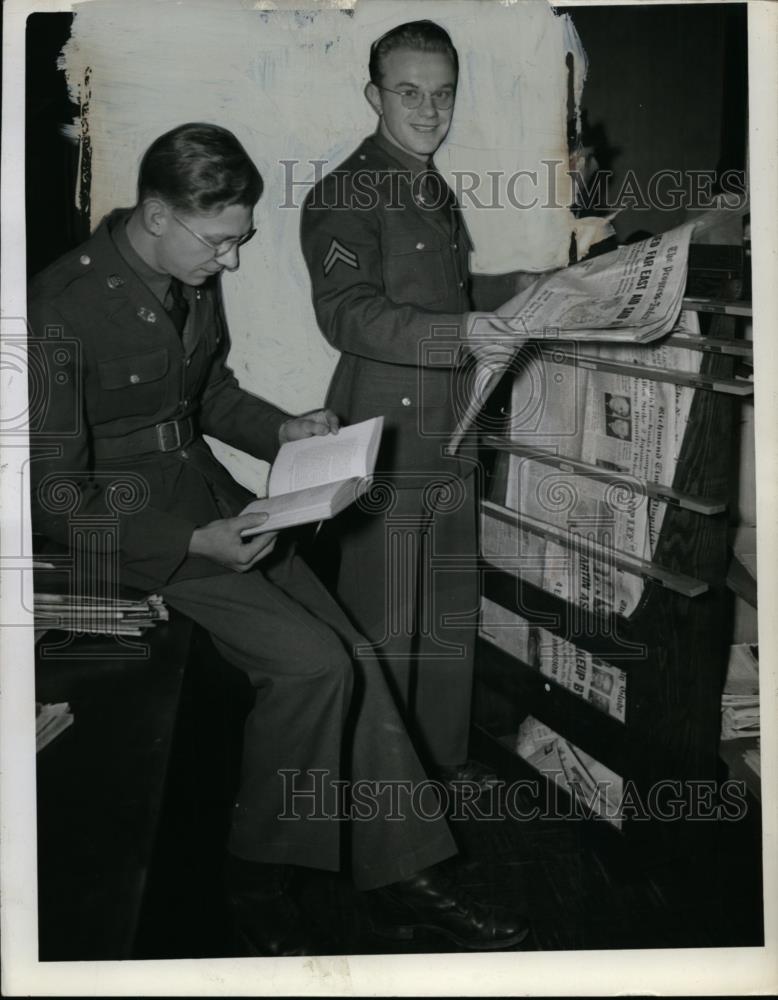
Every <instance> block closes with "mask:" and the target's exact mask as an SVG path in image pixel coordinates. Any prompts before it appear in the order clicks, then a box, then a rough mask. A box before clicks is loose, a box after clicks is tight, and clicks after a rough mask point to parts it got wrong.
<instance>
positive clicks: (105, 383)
mask: <svg viewBox="0 0 778 1000" xmlns="http://www.w3.org/2000/svg"><path fill="white" fill-rule="evenodd" d="M169 368H170V357H169V355H168V351H167V348H165V347H162V348H160V349H159V350H156V351H150V352H147V353H146V354H131V355H127V356H126V357H122V358H107V359H106V360H104V361H99V362H98V364H97V376H98V381H99V384H100V397H99V400H98V402H97V406H98V410H99V418H100V419H102V420H111V419H113V418H115V417H128V416H138V415H141V414H146V413H148V414H152V413H157V412H158V410H160V409H161V407H162V406H163V404H164V402H165V396H166V389H167V378H166V376H167V374H168V370H169Z"/></svg>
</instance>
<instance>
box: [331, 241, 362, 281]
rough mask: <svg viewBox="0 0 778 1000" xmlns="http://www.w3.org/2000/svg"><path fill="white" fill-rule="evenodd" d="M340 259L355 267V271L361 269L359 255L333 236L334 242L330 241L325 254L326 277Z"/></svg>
mask: <svg viewBox="0 0 778 1000" xmlns="http://www.w3.org/2000/svg"><path fill="white" fill-rule="evenodd" d="M338 261H342V262H343V263H344V264H347V265H348V266H349V267H353V268H354V270H355V271H358V270H359V257H357V255H356V254H355V253H354V251H353V250H349V248H348V247H344V246H343V244H342V243H340V242H339V241H338V240H336V239H334V238H333V240H332V243H330V247H329V250H328V251H327V253H326V254H325V255H324V260H323V261H322V267H323V268H324V275H325V277H326V276H327V275H328V274H329V273H330V271H331V270H332V269H333V267H335V265H336V264H337V263H338Z"/></svg>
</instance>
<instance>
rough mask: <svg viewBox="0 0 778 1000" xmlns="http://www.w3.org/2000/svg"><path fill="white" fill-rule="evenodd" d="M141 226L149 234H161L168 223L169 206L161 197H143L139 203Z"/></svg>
mask: <svg viewBox="0 0 778 1000" xmlns="http://www.w3.org/2000/svg"><path fill="white" fill-rule="evenodd" d="M141 219H142V221H143V228H144V229H145V230H146V232H147V233H148V234H149V235H150V236H162V234H163V233H164V232H165V231H166V230H167V227H168V225H169V224H170V208H169V207H168V206H167V205H166V204H165V202H164V201H162V199H161V198H153V197H152V198H145V199H144V201H143V204H142V205H141Z"/></svg>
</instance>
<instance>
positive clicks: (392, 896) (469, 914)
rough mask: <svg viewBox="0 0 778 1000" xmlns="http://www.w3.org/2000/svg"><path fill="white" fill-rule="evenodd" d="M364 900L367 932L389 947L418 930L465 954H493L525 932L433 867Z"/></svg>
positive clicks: (507, 914)
mask: <svg viewBox="0 0 778 1000" xmlns="http://www.w3.org/2000/svg"><path fill="white" fill-rule="evenodd" d="M369 895H370V897H371V900H370V921H371V924H372V927H373V930H374V931H375V932H376V934H379V935H380V936H382V937H388V938H392V939H393V940H395V941H402V940H405V941H408V940H410V939H411V938H413V936H414V933H415V932H416V931H417V930H424V931H432V932H433V933H436V934H443V935H444V936H445V937H447V938H448V939H449V940H451V941H453V942H454V943H455V944H457V945H459V947H460V948H467V949H468V950H469V951H493V950H494V951H496V950H499V949H507V948H514V947H515V946H516V945H517V944H520V943H521V942H522V941H523V940H524V939H525V938H526V937H527V935H528V934H529V931H530V927H529V923H528V922H527V921H526V920H525V919H524V918H523V917H521V916H519V915H518V914H515V913H512V912H511V911H510V910H508V909H507V908H505V907H497V906H485V905H484V904H483V903H479V902H478V901H477V900H475V899H473V898H472V897H471V896H470V895H468V893H467V892H465V890H463V889H461V888H460V887H459V886H457V885H456V884H455V883H454V882H453V881H452V879H451V878H450V877H449V876H448V875H446V874H445V873H444V872H443V871H442V870H441V869H440V868H439V867H433V868H425V869H424V870H423V871H421V872H418V873H417V874H416V875H413V876H412V877H411V878H408V879H404V880H403V881H402V882H393V883H392V884H391V885H387V886H385V887H383V888H381V889H374V890H373V891H372V892H371V893H370V894H369Z"/></svg>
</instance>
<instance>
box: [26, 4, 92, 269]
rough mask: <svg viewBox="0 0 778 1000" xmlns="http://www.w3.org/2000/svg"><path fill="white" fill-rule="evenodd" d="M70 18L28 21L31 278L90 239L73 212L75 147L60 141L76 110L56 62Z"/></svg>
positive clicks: (38, 17) (41, 17) (32, 17)
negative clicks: (74, 247) (63, 127)
mask: <svg viewBox="0 0 778 1000" xmlns="http://www.w3.org/2000/svg"><path fill="white" fill-rule="evenodd" d="M71 22H72V14H54V13H47V14H32V15H30V17H29V18H28V19H27V52H26V59H27V63H26V87H27V93H26V130H27V143H26V163H25V182H26V211H27V273H28V275H30V276H32V275H33V274H36V273H37V272H38V271H40V270H41V269H42V268H44V267H45V266H46V265H47V264H49V263H51V261H53V260H56V258H57V257H59V256H60V255H61V254H63V253H65V251H66V250H69V249H71V247H73V246H76V245H77V244H78V243H80V242H81V241H82V240H83V239H85V238H86V236H87V235H88V225H87V222H86V219H85V218H84V217H83V216H82V215H81V213H80V212H79V211H78V209H77V208H76V206H75V192H76V182H77V172H78V145H77V143H75V142H73V141H72V140H69V139H66V138H65V137H64V136H63V135H62V126H63V125H65V124H69V123H70V122H72V121H73V119H74V117H75V116H77V115H78V107H77V106H75V105H73V104H72V103H71V102H70V99H69V97H68V92H67V86H66V84H65V74H64V72H62V71H61V70H59V69H57V58H58V56H59V53H60V52H61V50H62V47H63V46H64V44H65V42H66V41H67V40H68V38H69V37H70V25H71Z"/></svg>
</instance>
